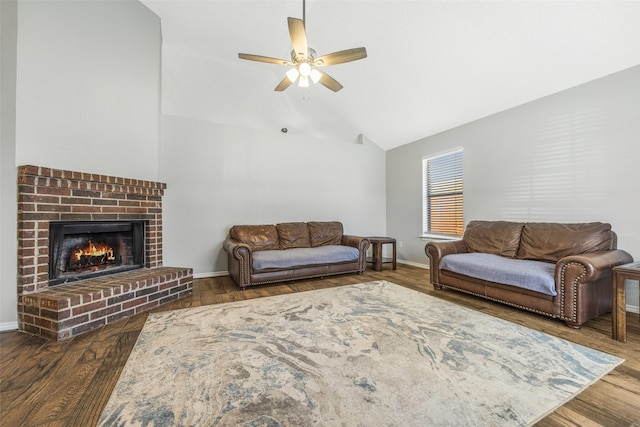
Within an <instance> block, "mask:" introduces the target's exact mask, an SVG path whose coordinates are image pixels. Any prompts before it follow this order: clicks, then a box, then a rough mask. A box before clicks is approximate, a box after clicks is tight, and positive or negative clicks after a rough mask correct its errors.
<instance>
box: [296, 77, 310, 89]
mask: <svg viewBox="0 0 640 427" xmlns="http://www.w3.org/2000/svg"><path fill="white" fill-rule="evenodd" d="M298 86H300V87H309V77H307V76H300V80H298Z"/></svg>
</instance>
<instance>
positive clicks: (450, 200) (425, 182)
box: [422, 148, 464, 236]
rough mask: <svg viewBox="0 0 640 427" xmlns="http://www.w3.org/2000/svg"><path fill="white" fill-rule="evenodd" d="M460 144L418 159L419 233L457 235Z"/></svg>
mask: <svg viewBox="0 0 640 427" xmlns="http://www.w3.org/2000/svg"><path fill="white" fill-rule="evenodd" d="M462 189H463V179H462V148H457V149H455V150H454V151H449V152H446V153H441V154H437V155H435V156H431V157H424V158H423V159H422V194H423V200H422V233H423V234H444V235H453V236H461V235H462V232H463V228H464V222H463V217H462V214H463V203H462V202H463V196H462Z"/></svg>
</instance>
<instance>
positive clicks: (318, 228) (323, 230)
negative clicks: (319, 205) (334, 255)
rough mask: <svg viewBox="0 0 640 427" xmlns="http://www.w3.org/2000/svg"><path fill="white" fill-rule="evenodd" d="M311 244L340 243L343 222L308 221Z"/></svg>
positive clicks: (313, 245)
mask: <svg viewBox="0 0 640 427" xmlns="http://www.w3.org/2000/svg"><path fill="white" fill-rule="evenodd" d="M307 225H308V226H309V236H310V237H311V246H312V247H315V246H322V245H339V244H340V243H341V242H342V223H340V222H338V221H331V222H308V223H307Z"/></svg>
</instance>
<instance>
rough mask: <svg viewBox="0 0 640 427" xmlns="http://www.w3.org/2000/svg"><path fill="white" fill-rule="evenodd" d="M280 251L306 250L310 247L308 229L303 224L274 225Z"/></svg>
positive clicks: (286, 223)
mask: <svg viewBox="0 0 640 427" xmlns="http://www.w3.org/2000/svg"><path fill="white" fill-rule="evenodd" d="M276 229H277V230H278V238H279V240H280V249H289V248H308V247H310V246H311V239H310V238H309V228H308V227H307V224H306V223H304V222H285V223H282V224H278V225H276Z"/></svg>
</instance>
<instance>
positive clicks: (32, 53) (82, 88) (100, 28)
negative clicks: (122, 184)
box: [16, 0, 162, 180]
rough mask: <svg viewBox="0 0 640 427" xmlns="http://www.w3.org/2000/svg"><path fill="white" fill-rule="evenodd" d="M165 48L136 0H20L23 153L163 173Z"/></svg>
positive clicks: (61, 162)
mask: <svg viewBox="0 0 640 427" xmlns="http://www.w3.org/2000/svg"><path fill="white" fill-rule="evenodd" d="M161 48H162V45H161V34H160V19H159V18H158V17H157V16H156V15H155V14H153V13H152V12H151V11H149V10H148V9H147V8H146V7H145V6H143V5H142V4H141V3H139V2H137V1H133V0H129V1H57V0H56V1H37V2H31V1H21V2H19V3H18V78H17V100H16V107H17V122H16V130H17V132H16V144H17V145H16V163H17V164H18V165H20V164H34V165H38V166H50V167H55V168H58V169H67V170H78V171H88V172H94V173H101V174H105V175H115V176H124V177H130V178H140V179H148V180H156V179H157V178H158V140H159V109H160V64H161Z"/></svg>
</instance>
